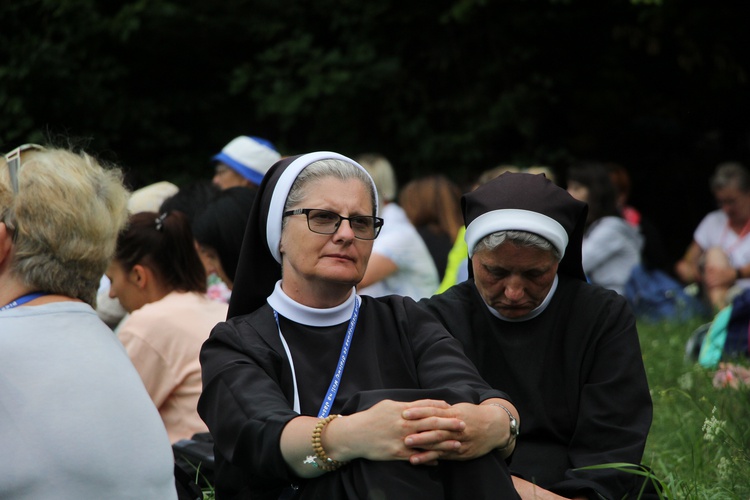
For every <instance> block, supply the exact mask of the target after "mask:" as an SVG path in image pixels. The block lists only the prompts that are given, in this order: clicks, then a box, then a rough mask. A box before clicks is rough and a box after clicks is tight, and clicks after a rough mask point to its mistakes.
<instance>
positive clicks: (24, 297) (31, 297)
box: [0, 292, 49, 311]
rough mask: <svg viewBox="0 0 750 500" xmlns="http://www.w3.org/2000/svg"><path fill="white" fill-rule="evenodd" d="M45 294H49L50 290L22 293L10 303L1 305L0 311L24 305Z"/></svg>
mask: <svg viewBox="0 0 750 500" xmlns="http://www.w3.org/2000/svg"><path fill="white" fill-rule="evenodd" d="M45 295H49V293H48V292H34V293H27V294H26V295H21V296H20V297H18V298H17V299H15V300H12V301H10V302H9V303H7V304H5V305H4V306H3V307H0V311H7V310H8V309H13V308H14V307H18V306H22V305H24V304H25V303H27V302H31V301H32V300H34V299H38V298H39V297H43V296H45Z"/></svg>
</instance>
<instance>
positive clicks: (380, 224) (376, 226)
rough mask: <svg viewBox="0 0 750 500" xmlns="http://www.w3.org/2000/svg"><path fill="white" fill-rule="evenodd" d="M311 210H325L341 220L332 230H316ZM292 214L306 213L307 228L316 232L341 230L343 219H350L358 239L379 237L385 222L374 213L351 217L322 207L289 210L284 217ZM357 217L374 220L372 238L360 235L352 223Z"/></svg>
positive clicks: (332, 232)
mask: <svg viewBox="0 0 750 500" xmlns="http://www.w3.org/2000/svg"><path fill="white" fill-rule="evenodd" d="M310 212H323V213H326V214H330V215H332V216H336V217H338V218H339V220H338V222H336V224H334V226H333V230H332V231H329V232H322V231H319V230H315V229H313V228H312V226H310ZM290 215H304V216H305V218H306V219H307V229H309V230H310V231H312V232H313V233H316V234H335V233H336V231H338V230H339V227H341V221H345V220H348V221H349V226H350V227H351V228H352V232H353V233H354V237H355V238H357V239H358V240H374V239H375V238H377V237H378V235H379V234H380V230H381V229H382V228H383V222H384V221H383V219H381V218H380V217H375V216H372V215H353V216H351V217H344V216H342V215H339V214H337V213H336V212H331V211H330V210H323V209H322V208H297V209H295V210H288V211H286V212H284V213H283V216H284V217H289V216H290ZM356 219H368V220H372V227H373V230H374V231H375V236H373V237H372V238H363V237H362V236H361V235H358V234H357V231H356V230H355V229H354V226H353V225H352V220H356Z"/></svg>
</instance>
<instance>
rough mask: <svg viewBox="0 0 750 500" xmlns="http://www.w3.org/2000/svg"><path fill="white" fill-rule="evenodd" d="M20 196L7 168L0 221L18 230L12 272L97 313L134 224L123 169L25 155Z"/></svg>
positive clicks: (0, 171)
mask: <svg viewBox="0 0 750 500" xmlns="http://www.w3.org/2000/svg"><path fill="white" fill-rule="evenodd" d="M21 166H22V168H21V169H20V170H19V173H18V182H19V190H18V193H17V194H13V192H12V191H11V188H10V182H9V176H8V169H7V168H6V162H5V159H4V158H3V159H2V160H0V220H2V221H3V222H5V223H6V225H8V226H9V227H11V228H13V239H14V248H15V255H14V259H13V261H12V262H11V272H13V274H14V275H16V276H18V277H19V278H20V279H21V280H22V282H23V283H24V285H26V286H28V287H31V288H33V289H35V290H39V291H45V292H50V293H56V294H61V295H66V296H68V297H73V298H77V299H80V300H83V301H84V302H86V303H88V304H90V305H92V306H94V307H95V306H96V292H97V289H98V286H99V281H100V279H101V277H102V275H103V274H104V271H105V270H106V268H107V266H108V265H109V262H110V260H111V259H112V256H113V254H114V251H115V246H116V242H117V234H118V233H119V231H120V230H121V229H122V227H123V226H124V224H125V222H126V221H127V215H128V214H127V202H128V197H129V193H128V191H127V189H126V188H125V187H124V186H123V182H122V172H121V171H120V169H118V168H114V167H110V168H105V167H103V166H102V165H100V164H99V162H97V160H96V159H94V158H93V157H92V156H90V155H88V154H86V153H85V152H83V151H80V152H74V151H71V150H68V149H62V148H48V149H45V150H43V151H38V150H28V151H25V152H24V153H23V157H22V165H21Z"/></svg>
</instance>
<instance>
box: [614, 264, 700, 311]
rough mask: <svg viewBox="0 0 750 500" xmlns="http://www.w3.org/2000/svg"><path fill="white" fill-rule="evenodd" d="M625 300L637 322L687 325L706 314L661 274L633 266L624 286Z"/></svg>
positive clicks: (677, 284)
mask: <svg viewBox="0 0 750 500" xmlns="http://www.w3.org/2000/svg"><path fill="white" fill-rule="evenodd" d="M625 298H626V299H627V300H628V302H630V305H631V306H632V308H633V311H634V312H635V315H636V316H637V317H638V318H639V319H644V320H646V321H652V322H658V321H688V320H690V319H692V318H694V317H696V316H701V315H704V314H706V308H705V306H704V305H703V303H702V302H701V301H700V300H698V299H697V298H695V297H693V296H691V295H688V294H687V293H685V290H684V289H683V287H682V285H680V283H678V282H677V280H675V279H674V278H672V277H671V276H669V275H668V274H667V273H665V272H664V271H660V270H658V269H646V268H645V267H644V266H643V265H640V264H639V265H637V266H635V267H634V268H633V270H632V271H631V273H630V278H629V279H628V282H627V283H626V284H625Z"/></svg>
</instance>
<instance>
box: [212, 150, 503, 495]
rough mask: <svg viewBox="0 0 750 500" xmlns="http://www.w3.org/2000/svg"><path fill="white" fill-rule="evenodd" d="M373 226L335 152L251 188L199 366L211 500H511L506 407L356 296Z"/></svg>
mask: <svg viewBox="0 0 750 500" xmlns="http://www.w3.org/2000/svg"><path fill="white" fill-rule="evenodd" d="M377 214H378V204H377V194H376V189H375V185H374V183H373V181H372V178H371V177H370V176H369V175H368V173H367V171H366V170H365V169H364V168H363V167H362V166H361V165H359V164H358V163H356V162H354V161H353V160H351V159H349V158H346V157H344V156H341V155H339V154H336V153H330V152H320V153H310V154H306V155H301V156H295V157H289V158H285V159H283V160H281V161H279V162H277V163H276V164H275V165H274V166H273V167H272V168H271V170H269V171H268V173H267V174H266V177H264V179H263V183H262V184H261V186H260V189H259V192H258V195H257V198H256V201H255V204H254V205H253V210H252V212H251V214H250V219H249V221H248V226H247V230H246V232H245V242H244V244H243V251H242V255H241V260H240V263H239V266H238V269H237V276H236V280H235V283H234V285H235V286H234V289H233V290H232V298H231V301H230V310H229V317H228V320H227V321H226V322H224V323H220V324H219V325H217V326H216V328H214V330H213V331H212V332H211V336H210V338H209V339H208V340H207V341H206V343H205V344H204V346H203V349H202V351H201V365H202V368H203V384H204V389H203V394H202V395H201V399H200V402H199V404H198V410H199V412H200V414H201V416H202V417H203V419H204V420H205V421H206V423H207V424H208V427H209V428H210V430H211V435H212V436H213V438H214V442H215V446H214V448H215V457H216V464H217V475H216V477H215V486H216V493H217V498H221V499H222V500H226V499H229V498H237V499H246V498H253V499H254V500H258V499H274V500H276V499H278V498H279V495H280V494H281V493H282V492H283V491H284V490H285V489H286V491H287V494H292V493H293V494H294V498H297V499H304V498H326V499H349V498H363V499H364V498H410V499H425V500H426V499H434V498H445V499H462V498H466V497H467V495H469V496H471V497H472V498H482V499H484V498H517V495H516V492H515V489H514V488H513V485H512V481H511V479H510V476H509V473H508V469H507V466H506V464H505V462H504V459H505V458H507V457H508V456H509V455H510V454H511V453H512V451H513V449H514V446H515V437H516V434H517V430H518V425H517V413H516V410H515V408H514V407H513V405H512V404H511V403H510V402H509V401H508V400H507V396H506V395H505V394H504V393H502V392H500V391H497V390H493V389H491V388H490V387H489V386H488V385H487V383H486V382H485V381H484V380H482V378H481V377H480V376H479V375H478V373H477V371H476V368H475V367H474V366H473V365H472V364H471V363H470V362H469V361H468V360H467V358H466V357H465V356H464V354H463V351H462V350H461V346H460V344H459V343H458V341H456V340H455V339H454V338H453V337H452V336H451V335H450V334H449V333H448V332H447V331H446V330H445V329H444V328H443V327H442V326H440V325H439V323H438V322H437V321H436V320H435V319H434V318H433V317H432V316H430V315H429V314H428V313H427V312H426V311H423V310H421V309H420V308H419V306H417V304H415V303H414V301H413V300H411V299H409V298H407V297H401V296H396V295H390V296H387V297H379V298H373V297H370V296H360V295H358V294H357V291H356V289H355V287H356V285H357V283H359V282H360V280H361V279H362V277H363V276H364V274H365V271H366V268H367V263H368V259H369V257H370V252H371V251H372V247H373V240H375V238H377V237H378V234H379V232H380V228H381V226H382V224H383V219H381V218H379V217H377ZM430 465H436V467H431V466H430ZM289 498H291V496H289Z"/></svg>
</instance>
